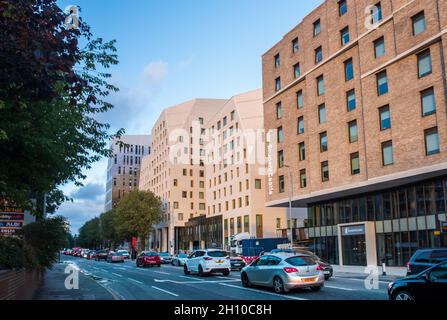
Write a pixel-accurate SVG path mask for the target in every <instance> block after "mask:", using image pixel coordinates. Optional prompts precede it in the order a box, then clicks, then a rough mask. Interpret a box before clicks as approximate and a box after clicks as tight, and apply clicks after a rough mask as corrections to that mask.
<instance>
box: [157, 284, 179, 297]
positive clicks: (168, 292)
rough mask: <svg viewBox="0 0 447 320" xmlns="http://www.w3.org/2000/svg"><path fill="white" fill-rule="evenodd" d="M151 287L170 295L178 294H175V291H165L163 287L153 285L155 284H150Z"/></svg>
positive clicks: (176, 295) (175, 295)
mask: <svg viewBox="0 0 447 320" xmlns="http://www.w3.org/2000/svg"><path fill="white" fill-rule="evenodd" d="M152 288H154V289H155V290H159V291H161V292H164V293H167V294H170V295H171V296H174V297H178V294H175V293H173V292H170V291H167V290H164V289H161V288H158V287H155V286H152Z"/></svg>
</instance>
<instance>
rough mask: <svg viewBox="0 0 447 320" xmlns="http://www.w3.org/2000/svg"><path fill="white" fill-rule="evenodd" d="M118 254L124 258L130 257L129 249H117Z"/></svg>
mask: <svg viewBox="0 0 447 320" xmlns="http://www.w3.org/2000/svg"><path fill="white" fill-rule="evenodd" d="M117 252H118V253H119V254H120V255H122V256H123V257H124V259H130V254H129V251H127V250H118V251H117Z"/></svg>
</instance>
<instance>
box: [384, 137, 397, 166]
mask: <svg viewBox="0 0 447 320" xmlns="http://www.w3.org/2000/svg"><path fill="white" fill-rule="evenodd" d="M382 162H383V165H384V166H389V165H392V164H393V163H394V155H393V142H392V141H386V142H383V143H382Z"/></svg>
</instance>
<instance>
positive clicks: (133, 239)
mask: <svg viewBox="0 0 447 320" xmlns="http://www.w3.org/2000/svg"><path fill="white" fill-rule="evenodd" d="M136 247H137V238H136V237H132V248H133V249H135V248H136Z"/></svg>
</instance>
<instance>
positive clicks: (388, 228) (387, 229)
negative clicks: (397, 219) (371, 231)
mask: <svg viewBox="0 0 447 320" xmlns="http://www.w3.org/2000/svg"><path fill="white" fill-rule="evenodd" d="M383 229H384V231H385V233H390V232H393V229H392V228H391V220H387V221H384V222H383Z"/></svg>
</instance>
